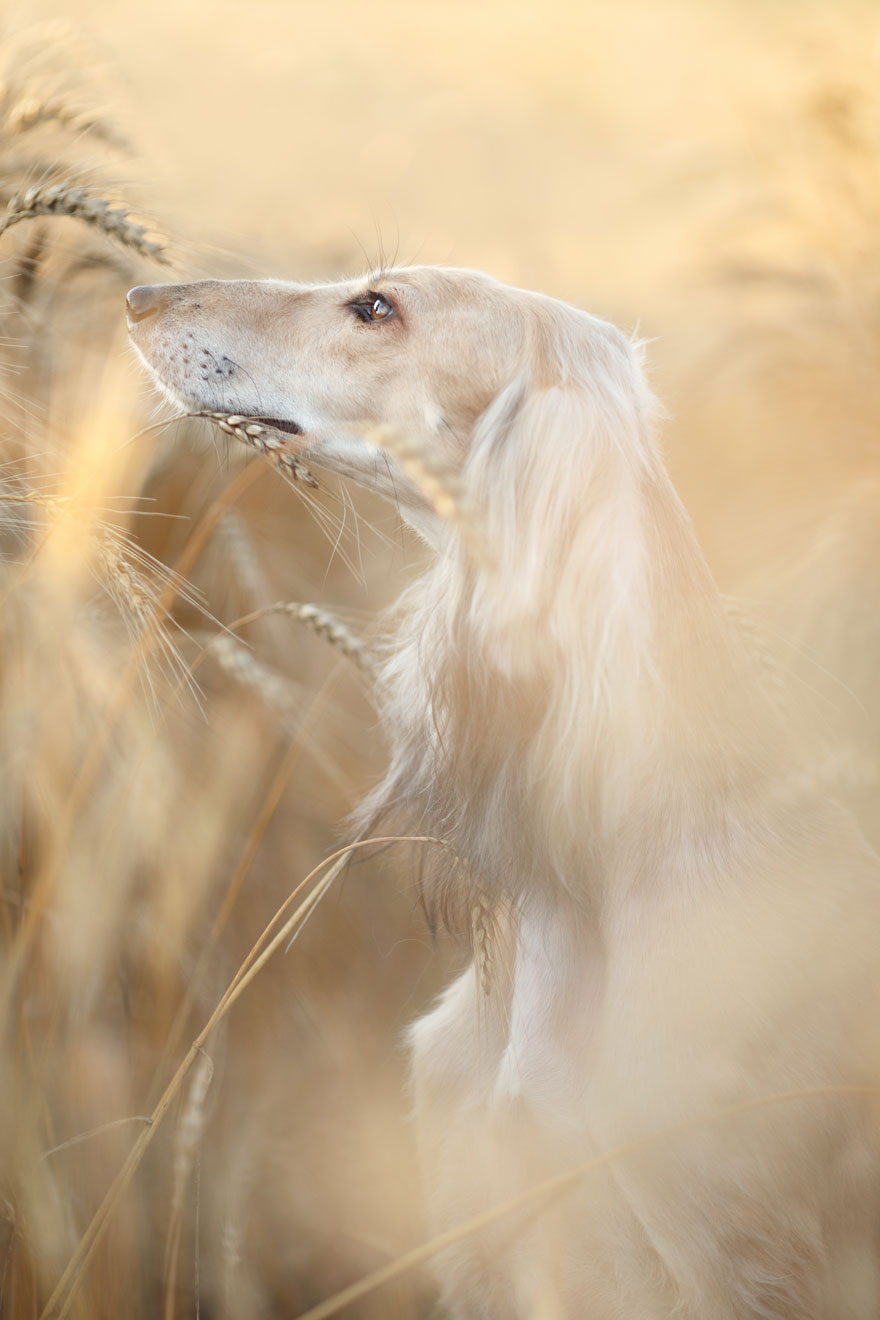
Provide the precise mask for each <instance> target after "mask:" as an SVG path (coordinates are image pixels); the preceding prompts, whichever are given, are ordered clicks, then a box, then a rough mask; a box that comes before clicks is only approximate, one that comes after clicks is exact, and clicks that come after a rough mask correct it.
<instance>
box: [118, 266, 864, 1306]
mask: <svg viewBox="0 0 880 1320" xmlns="http://www.w3.org/2000/svg"><path fill="white" fill-rule="evenodd" d="M128 314H129V322H130V326H131V333H132V337H133V340H134V344H135V346H136V347H137V349H138V350H139V352H140V354H141V356H142V357H143V359H144V361H145V362H146V363H147V365H148V366H149V368H150V369H151V371H152V373H153V375H154V377H155V378H156V380H157V381H158V383H159V384H160V386H161V387H162V388H163V389H164V390H165V391H166V392H167V394H168V395H169V396H170V397H171V398H172V399H174V400H175V401H176V402H177V403H178V404H182V405H183V406H184V408H185V409H186V410H187V411H188V412H200V411H215V412H221V413H232V414H237V415H239V416H243V417H247V418H249V419H253V420H254V422H255V424H256V423H259V422H262V423H263V424H265V425H266V426H268V427H271V428H273V433H274V434H278V435H279V437H280V443H281V444H283V445H285V446H287V447H288V448H289V450H290V452H291V453H294V454H297V455H301V456H303V461H305V462H307V463H314V464H315V465H319V466H323V467H324V468H326V469H330V470H332V471H335V472H337V473H340V474H343V475H345V476H347V477H350V478H353V479H354V480H355V481H356V482H359V483H361V484H362V485H363V486H366V487H368V488H370V489H372V490H374V491H378V492H380V493H381V494H383V495H385V496H387V497H388V498H389V499H390V500H393V501H394V502H395V503H396V504H397V506H398V507H399V509H400V511H401V513H402V515H403V516H404V517H405V518H406V519H407V520H408V521H409V522H410V523H411V524H412V525H413V527H415V528H416V529H417V531H418V532H419V533H420V534H421V536H422V537H423V538H424V539H425V541H426V542H427V543H428V544H429V545H430V547H431V548H432V554H431V559H430V563H429V566H428V567H427V569H426V571H425V572H424V573H423V575H422V576H421V577H420V578H419V580H418V581H416V582H414V583H413V584H412V585H410V586H409V587H408V589H407V590H406V592H405V593H404V595H403V597H402V598H401V600H400V602H399V605H398V608H397V610H396V612H395V615H394V619H393V627H392V628H390V629H389V633H390V636H389V642H388V646H387V651H386V653H385V658H384V660H383V664H382V667H381V671H380V673H379V675H378V678H377V696H378V700H379V702H380V708H381V710H382V713H383V719H384V725H385V728H386V731H387V735H388V739H389V743H390V749H391V754H390V762H389V769H388V771H387V774H386V775H385V778H384V780H383V781H382V783H381V784H380V785H379V786H378V788H377V789H376V790H375V791H374V792H373V793H372V794H371V795H370V797H369V798H368V800H367V801H366V802H365V804H364V806H363V809H362V812H361V816H360V821H359V823H358V828H360V829H362V830H366V829H367V828H371V827H372V826H373V825H375V824H376V823H378V822H380V821H381V822H382V827H383V833H386V834H387V833H388V832H390V831H396V832H398V833H402V834H419V835H425V834H429V833H430V834H433V835H436V836H439V837H441V838H442V839H443V840H445V841H446V842H447V843H448V844H449V848H448V849H435V850H433V852H432V853H431V855H430V856H429V857H426V861H425V864H424V868H423V871H422V874H421V877H420V880H421V884H422V885H423V887H424V896H425V902H426V905H427V908H428V910H429V912H430V913H431V914H432V916H433V917H434V918H435V919H437V920H438V921H441V922H444V923H446V925H448V926H449V927H450V928H451V929H452V930H453V931H454V932H455V933H456V934H457V935H458V936H459V937H460V938H461V939H462V940H463V941H464V942H466V943H468V945H469V948H470V953H471V959H470V962H469V965H468V967H467V970H465V971H464V973H463V974H462V975H461V976H460V977H459V978H458V979H457V980H456V981H455V982H454V983H453V984H452V985H450V986H449V988H448V989H447V990H446V992H445V993H444V994H443V995H442V996H441V998H440V1000H439V1002H438V1003H437V1004H436V1005H435V1006H434V1007H433V1008H432V1009H431V1010H430V1011H429V1012H428V1013H427V1014H426V1015H425V1016H424V1017H422V1018H421V1019H420V1020H419V1021H417V1022H416V1023H415V1025H414V1026H413V1027H412V1028H411V1030H410V1033H409V1041H410V1048H411V1057H412V1088H413V1101H414V1111H415V1117H416V1123H417V1129H418V1135H419V1142H420V1148H421V1155H422V1159H423V1166H424V1181H425V1188H426V1199H427V1203H428V1206H429V1211H430V1217H431V1221H432V1223H433V1225H434V1226H435V1228H436V1229H437V1230H438V1231H439V1230H441V1229H447V1228H452V1227H453V1226H455V1225H456V1224H459V1223H461V1222H463V1221H465V1220H467V1219H468V1217H469V1216H473V1215H476V1214H477V1213H478V1212H481V1211H483V1210H485V1209H487V1208H488V1207H491V1206H493V1205H502V1204H504V1203H505V1202H507V1201H509V1200H511V1199H513V1198H516V1197H517V1196H519V1195H520V1194H521V1193H523V1192H524V1191H525V1190H526V1189H528V1188H530V1187H532V1186H540V1185H541V1184H542V1182H543V1181H546V1180H548V1179H551V1178H552V1177H553V1176H555V1175H557V1174H560V1173H562V1172H563V1171H565V1170H567V1169H577V1168H579V1167H580V1166H584V1165H589V1163H590V1161H593V1163H592V1165H590V1167H588V1168H586V1169H585V1170H584V1174H583V1177H582V1178H579V1179H578V1180H576V1181H575V1182H574V1183H573V1185H570V1186H567V1188H566V1190H565V1191H564V1193H560V1194H559V1195H557V1196H556V1197H552V1198H550V1197H548V1196H546V1195H545V1196H543V1197H542V1196H536V1198H535V1199H534V1201H529V1200H528V1199H526V1200H525V1201H524V1202H522V1203H520V1205H519V1208H518V1209H517V1210H516V1212H515V1213H513V1214H508V1215H503V1214H502V1215H499V1216H498V1217H497V1218H496V1219H495V1220H493V1221H492V1222H491V1223H490V1224H488V1225H486V1226H485V1227H484V1228H483V1230H482V1231H480V1232H479V1233H470V1234H464V1235H462V1236H461V1237H460V1239H459V1240H456V1241H454V1242H451V1243H450V1245H449V1246H448V1248H447V1249H446V1250H445V1251H444V1252H443V1254H442V1255H441V1256H440V1257H439V1260H438V1262H437V1266H438V1268H437V1273H438V1278H439V1279H440V1282H441V1286H442V1289H443V1295H444V1301H445V1304H446V1306H447V1307H448V1310H449V1313H450V1314H451V1315H452V1316H454V1317H457V1318H459V1320H514V1318H516V1317H519V1318H521V1320H533V1318H536V1317H545V1318H547V1320H557V1318H559V1320H612V1318H613V1320H661V1317H662V1320H666V1318H667V1317H672V1316H675V1317H679V1320H741V1318H742V1317H768V1318H769V1317H774V1318H775V1320H869V1317H870V1320H876V1317H877V1316H878V1314H880V1259H878V1251H880V1160H878V1150H877V1142H876V1133H875V1127H874V1124H875V1109H876V1106H875V1099H874V1093H873V1088H874V1086H875V1083H876V1080H877V1073H878V1063H880V1040H878V1035H880V1011H878V1009H880V1004H878V993H877V992H878V982H880V868H878V863H877V859H876V858H875V856H874V854H873V853H872V852H871V850H870V849H869V848H868V846H867V845H866V844H865V843H864V841H863V839H862V837H861V835H860V834H859V831H858V829H857V828H856V826H855V824H854V823H853V822H852V821H851V819H850V817H849V816H848V815H847V813H846V811H845V810H844V808H843V807H842V806H840V805H838V804H837V803H836V802H835V801H833V800H832V799H831V798H830V797H829V796H828V794H827V792H826V791H825V790H824V789H823V788H822V787H821V785H820V783H819V781H818V777H817V776H816V775H815V774H814V773H813V772H812V767H811V754H810V748H809V745H808V740H807V739H805V738H804V736H803V735H802V734H801V732H800V726H799V724H798V721H797V719H796V718H794V717H793V716H792V714H791V712H790V711H788V710H787V709H786V707H785V701H784V695H783V697H780V695H779V693H778V691H777V690H776V688H775V687H774V685H772V684H770V683H768V682H767V677H766V671H765V668H764V667H762V665H761V664H760V663H758V662H757V661H756V657H755V654H754V648H753V646H751V645H750V644H749V640H748V637H747V636H744V634H743V631H742V629H741V628H739V627H738V626H737V625H736V621H735V620H733V619H732V618H731V617H730V614H729V612H728V611H727V610H726V609H725V606H724V602H723V601H722V598H721V597H720V595H719V593H718V590H717V589H716V587H715V584H714V582H713V580H712V577H711V575H710V573H709V570H708V568H707V566H706V564H705V561H704V559H703V557H702V555H701V552H700V549H699V547H698V545H697V543H696V539H695V537H694V534H693V531H692V529H691V525H690V523H689V520H688V518H687V515H686V513H685V512H684V510H683V508H682V506H681V504H680V502H679V500H678V497H677V495H676V493H675V491H674V489H673V487H672V485H671V482H670V480H669V477H668V475H667V472H666V469H665V467H664V463H663V460H662V457H661V455H660V451H659V449H658V445H657V440H656V430H657V421H658V416H659V409H658V407H657V405H656V402H655V400H654V398H653V396H652V393H651V391H650V389H649V387H648V385H647V384H646V380H645V377H644V375H643V370H642V365H641V361H640V351H639V348H638V346H637V345H634V344H633V343H632V342H630V340H628V339H627V337H626V336H624V335H623V334H622V333H621V332H620V331H618V330H617V329H616V328H614V327H613V326H612V325H610V324H608V323H607V322H605V321H603V320H600V319H598V318H597V317H595V316H592V315H589V314H587V313H586V312H583V311H579V310H577V309H575V308H573V307H571V306H568V305H566V304H564V303H561V302H559V301H556V300H554V299H552V298H548V297H544V296H541V295H539V294H536V293H530V292H526V291H523V290H520V289H513V288H508V287H505V286H504V285H502V284H499V283H497V282H496V281H494V280H492V279H491V278H489V277H488V276H485V275H482V274H479V273H476V272H472V271H464V270H454V269H442V268H431V267H422V268H413V269H409V268H407V269H396V270H389V271H384V272H381V273H378V274H374V275H373V276H371V277H370V278H368V279H363V280H362V279H358V280H352V281H350V282H345V283H335V284H324V285H314V286H308V285H302V284H292V283H283V282H278V281H259V282H245V281H213V280H206V281H201V282H198V283H193V284H178V285H164V286H155V287H141V288H137V289H134V290H132V292H131V293H130V295H129V302H128ZM394 437H396V439H394V441H393V442H392V438H394ZM402 455H403V457H401V456H402ZM426 473H427V474H428V475H429V476H430V480H429V481H428V480H425V479H424V477H425V474H426ZM438 492H439V494H438ZM441 495H442V498H441Z"/></svg>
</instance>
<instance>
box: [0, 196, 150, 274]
mask: <svg viewBox="0 0 880 1320" xmlns="http://www.w3.org/2000/svg"><path fill="white" fill-rule="evenodd" d="M43 215H69V216H73V217H74V218H75V219H77V220H84V221H85V222H86V224H89V225H94V226H95V228H96V229H100V230H101V231H102V232H103V233H105V234H107V235H108V236H109V237H110V238H114V239H116V241H117V242H118V243H122V244H123V245H124V246H125V247H130V248H134V249H135V251H137V252H140V254H141V255H142V256H144V257H149V258H150V259H151V260H152V261H158V262H161V263H162V264H163V265H167V264H168V258H167V256H166V255H165V249H164V247H163V246H162V244H161V243H157V242H156V241H155V240H153V239H151V238H148V237H147V228H146V225H141V224H138V223H137V222H136V221H134V220H132V219H131V217H130V215H129V212H128V211H127V210H126V208H125V207H124V206H114V205H113V203H112V202H111V201H110V199H109V198H107V197H101V196H100V195H96V194H94V193H90V192H89V190H88V189H87V188H82V187H71V186H70V185H69V184H63V183H53V184H50V185H48V186H45V185H37V186H36V187H33V188H26V189H22V190H21V191H20V192H17V193H15V194H14V196H13V197H11V198H10V200H9V204H8V206H7V208H6V214H5V215H4V216H3V218H2V220H0V234H4V233H5V232H6V230H7V229H11V228H12V226H13V225H17V224H19V223H20V222H21V221H22V220H34V219H36V218H37V217H38V216H43Z"/></svg>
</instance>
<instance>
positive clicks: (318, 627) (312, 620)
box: [231, 600, 371, 670]
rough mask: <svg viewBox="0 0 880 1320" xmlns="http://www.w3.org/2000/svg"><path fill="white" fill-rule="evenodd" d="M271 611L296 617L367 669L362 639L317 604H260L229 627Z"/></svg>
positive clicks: (368, 666)
mask: <svg viewBox="0 0 880 1320" xmlns="http://www.w3.org/2000/svg"><path fill="white" fill-rule="evenodd" d="M271 614H286V615H287V617H288V618H290V619H296V621H297V622H298V623H303V624H305V626H306V627H307V628H311V630H312V632H313V633H316V634H317V636H318V637H321V638H323V640H324V641H325V642H329V643H330V645H331V646H335V648H336V650H337V651H341V652H342V654H343V655H344V656H347V657H348V659H349V660H352V661H353V662H354V663H355V664H356V665H358V666H359V667H360V668H361V669H366V670H369V669H370V668H371V664H370V660H369V656H368V653H367V648H366V646H365V644H364V642H363V640H362V638H360V637H358V636H357V635H356V634H355V633H353V632H352V631H351V629H350V628H349V627H348V626H347V625H346V624H344V623H343V622H342V620H341V619H337V617H336V615H335V614H331V613H330V611H329V610H325V609H322V608H321V606H320V605H311V604H307V605H300V604H298V603H297V601H295V600H278V601H276V602H275V604H274V605H264V606H263V607H262V609H259V610H254V612H253V614H247V615H245V616H244V618H242V619H237V620H236V621H235V623H234V624H232V625H231V627H233V628H239V627H241V626H242V625H243V624H245V623H255V622H256V621H257V619H265V618H266V617H267V615H271Z"/></svg>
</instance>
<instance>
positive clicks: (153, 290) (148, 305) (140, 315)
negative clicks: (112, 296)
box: [125, 284, 165, 321]
mask: <svg viewBox="0 0 880 1320" xmlns="http://www.w3.org/2000/svg"><path fill="white" fill-rule="evenodd" d="M164 302H165V293H164V290H163V289H162V286H161V285H160V284H138V285H137V287H136V288H134V289H130V290H129V293H128V297H127V298H126V300H125V310H126V312H127V313H128V319H129V321H144V320H146V318H147V317H148V316H154V315H155V314H156V312H158V311H160V310H161V308H162V306H163V304H164Z"/></svg>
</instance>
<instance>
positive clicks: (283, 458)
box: [186, 412, 319, 490]
mask: <svg viewBox="0 0 880 1320" xmlns="http://www.w3.org/2000/svg"><path fill="white" fill-rule="evenodd" d="M186 416H187V417H202V418H205V420H207V421H209V422H215V423H216V425H217V426H219V427H220V430H221V431H223V432H225V434H226V435H232V436H234V437H235V439H236V440H241V441H242V442H243V443H244V444H246V445H249V446H250V448H251V449H256V451H257V453H259V454H265V455H266V456H267V457H268V458H270V459H271V460H272V462H273V463H274V464H275V466H276V467H277V468H279V469H280V470H281V471H282V472H283V473H285V474H286V475H288V476H290V477H292V478H293V480H294V481H297V482H299V483H300V484H301V485H303V486H311V488H312V489H313V490H318V489H319V486H318V482H317V480H316V479H315V477H314V476H313V475H312V473H311V472H310V471H309V469H308V468H307V467H306V465H305V463H303V461H302V460H301V459H300V458H299V457H298V456H297V455H296V454H292V453H291V452H290V451H289V450H287V449H285V448H284V446H285V444H286V443H287V442H288V436H287V433H286V432H285V431H279V430H277V429H276V428H275V427H274V426H267V425H266V424H265V423H264V422H260V421H257V419H256V418H255V417H241V416H239V414H238V413H224V412H194V413H187V414H186Z"/></svg>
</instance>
